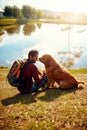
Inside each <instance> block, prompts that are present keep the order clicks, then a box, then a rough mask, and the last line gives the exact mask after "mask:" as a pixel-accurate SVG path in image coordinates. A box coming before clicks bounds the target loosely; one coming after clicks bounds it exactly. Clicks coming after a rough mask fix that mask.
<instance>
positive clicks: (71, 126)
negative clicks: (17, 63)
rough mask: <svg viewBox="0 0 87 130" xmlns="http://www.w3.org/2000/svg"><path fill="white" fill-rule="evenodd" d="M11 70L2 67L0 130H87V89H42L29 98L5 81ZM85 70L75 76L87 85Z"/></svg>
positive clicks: (75, 73)
mask: <svg viewBox="0 0 87 130" xmlns="http://www.w3.org/2000/svg"><path fill="white" fill-rule="evenodd" d="M8 71H9V69H8V68H4V67H0V129H1V130H86V129H87V86H86V87H85V88H84V89H82V90H76V89H71V90H59V89H44V90H42V89H40V90H39V91H38V92H36V93H32V94H30V95H29V94H20V93H19V92H18V90H17V89H16V88H15V87H12V86H10V85H9V84H8V83H7V82H6V75H7V73H8ZM85 71H86V72H87V69H86V68H85V69H78V70H75V71H74V70H72V73H73V75H76V78H77V79H81V80H84V81H85V82H86V83H87V73H85ZM1 77H2V78H1Z"/></svg>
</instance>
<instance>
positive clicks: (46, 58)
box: [39, 54, 52, 67]
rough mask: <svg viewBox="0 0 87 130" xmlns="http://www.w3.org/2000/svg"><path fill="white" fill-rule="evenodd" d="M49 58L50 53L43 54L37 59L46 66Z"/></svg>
mask: <svg viewBox="0 0 87 130" xmlns="http://www.w3.org/2000/svg"><path fill="white" fill-rule="evenodd" d="M51 59H52V57H51V55H49V54H45V55H43V56H42V57H40V58H39V61H40V62H42V63H43V64H44V65H45V66H46V67H49V66H50V60H51Z"/></svg>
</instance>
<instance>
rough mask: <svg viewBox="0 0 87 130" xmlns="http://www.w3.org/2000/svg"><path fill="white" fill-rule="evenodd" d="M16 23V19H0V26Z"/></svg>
mask: <svg viewBox="0 0 87 130" xmlns="http://www.w3.org/2000/svg"><path fill="white" fill-rule="evenodd" d="M15 23H16V19H14V18H13V19H0V26H2V25H3V26H5V25H12V24H15Z"/></svg>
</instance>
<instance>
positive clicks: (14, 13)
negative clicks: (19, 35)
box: [12, 6, 20, 18]
mask: <svg viewBox="0 0 87 130" xmlns="http://www.w3.org/2000/svg"><path fill="white" fill-rule="evenodd" d="M12 16H13V17H15V18H17V17H19V16H20V10H19V9H18V7H16V6H13V8H12Z"/></svg>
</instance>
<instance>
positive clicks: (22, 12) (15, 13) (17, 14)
mask: <svg viewBox="0 0 87 130" xmlns="http://www.w3.org/2000/svg"><path fill="white" fill-rule="evenodd" d="M4 17H5V18H27V19H40V18H43V17H44V14H43V13H42V12H41V11H40V10H36V9H34V8H32V7H30V6H28V5H24V6H23V7H22V9H19V8H18V7H17V6H12V7H11V6H5V8H4Z"/></svg>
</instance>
